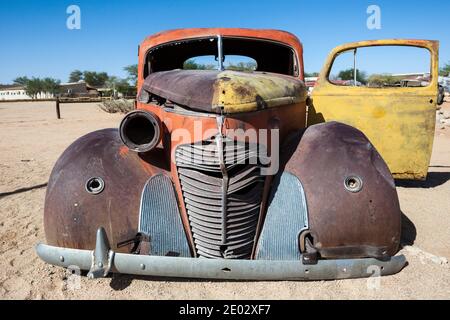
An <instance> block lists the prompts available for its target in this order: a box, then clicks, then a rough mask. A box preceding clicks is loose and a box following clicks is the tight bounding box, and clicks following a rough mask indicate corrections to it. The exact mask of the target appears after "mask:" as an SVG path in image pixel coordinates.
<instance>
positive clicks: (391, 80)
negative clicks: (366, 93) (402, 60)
mask: <svg viewBox="0 0 450 320" xmlns="http://www.w3.org/2000/svg"><path fill="white" fill-rule="evenodd" d="M367 82H368V85H369V87H392V86H394V85H395V84H396V83H398V79H396V78H395V77H393V76H392V75H390V74H372V75H371V76H370V77H369V79H368V80H367Z"/></svg>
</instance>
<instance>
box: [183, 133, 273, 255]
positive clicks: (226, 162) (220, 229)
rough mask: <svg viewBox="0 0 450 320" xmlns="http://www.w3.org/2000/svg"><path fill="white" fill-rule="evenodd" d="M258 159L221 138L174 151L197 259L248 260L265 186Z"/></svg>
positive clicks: (241, 146)
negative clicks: (198, 257)
mask: <svg viewBox="0 0 450 320" xmlns="http://www.w3.org/2000/svg"><path fill="white" fill-rule="evenodd" d="M219 144H222V147H220V145H219ZM220 149H221V150H220ZM261 153H262V154H263V155H265V152H261ZM221 154H222V156H221ZM258 157H259V154H258V150H257V148H256V145H255V146H250V145H248V144H245V143H241V142H236V143H235V142H234V141H229V140H228V139H227V138H226V137H224V138H223V141H222V139H220V141H219V138H218V137H216V138H215V139H211V140H209V141H204V142H202V143H198V144H187V145H180V146H178V148H177V150H176V162H177V166H178V174H179V179H180V183H181V188H182V192H183V200H184V204H185V206H186V210H187V213H188V216H189V222H190V227H191V230H192V234H193V237H194V242H195V249H196V252H197V254H198V256H200V257H207V258H224V259H248V258H250V256H251V253H252V250H253V246H254V239H255V235H256V230H257V224H258V218H259V214H260V209H261V203H262V194H263V188H264V181H265V177H264V176H261V174H260V166H259V165H258V164H257V159H258ZM253 163H255V164H253Z"/></svg>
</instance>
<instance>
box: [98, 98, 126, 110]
mask: <svg viewBox="0 0 450 320" xmlns="http://www.w3.org/2000/svg"><path fill="white" fill-rule="evenodd" d="M99 106H100V108H101V109H102V110H103V111H106V112H108V113H127V112H130V111H132V110H133V109H134V100H125V99H119V100H105V101H103V102H102V103H101V104H99Z"/></svg>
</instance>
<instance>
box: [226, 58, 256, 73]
mask: <svg viewBox="0 0 450 320" xmlns="http://www.w3.org/2000/svg"><path fill="white" fill-rule="evenodd" d="M226 69H227V70H234V71H245V72H249V71H255V70H256V63H255V62H251V61H250V62H242V61H241V62H238V63H236V64H234V63H232V62H230V63H229V64H228V65H227V66H226Z"/></svg>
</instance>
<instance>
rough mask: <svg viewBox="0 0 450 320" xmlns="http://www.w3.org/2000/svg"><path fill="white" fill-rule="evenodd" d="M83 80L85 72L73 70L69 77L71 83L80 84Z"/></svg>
mask: <svg viewBox="0 0 450 320" xmlns="http://www.w3.org/2000/svg"><path fill="white" fill-rule="evenodd" d="M80 80H83V72H81V71H80V70H73V71H72V72H71V73H70V75H69V82H78V81H80Z"/></svg>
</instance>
